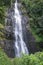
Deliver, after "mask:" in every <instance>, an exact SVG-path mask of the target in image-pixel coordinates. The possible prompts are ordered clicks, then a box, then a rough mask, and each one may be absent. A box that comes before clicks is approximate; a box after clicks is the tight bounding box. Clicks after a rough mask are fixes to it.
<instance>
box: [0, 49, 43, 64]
mask: <svg viewBox="0 0 43 65" xmlns="http://www.w3.org/2000/svg"><path fill="white" fill-rule="evenodd" d="M0 65H43V52H37V53H35V54H31V55H24V56H23V57H21V58H13V59H10V58H8V56H7V55H6V54H5V53H4V51H3V50H2V49H1V48H0Z"/></svg>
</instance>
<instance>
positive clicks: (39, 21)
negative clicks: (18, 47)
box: [22, 0, 43, 41]
mask: <svg viewBox="0 0 43 65" xmlns="http://www.w3.org/2000/svg"><path fill="white" fill-rule="evenodd" d="M22 4H23V5H24V6H25V8H26V10H27V14H28V16H29V18H30V26H31V32H32V33H33V35H34V36H35V38H36V41H43V0H22Z"/></svg>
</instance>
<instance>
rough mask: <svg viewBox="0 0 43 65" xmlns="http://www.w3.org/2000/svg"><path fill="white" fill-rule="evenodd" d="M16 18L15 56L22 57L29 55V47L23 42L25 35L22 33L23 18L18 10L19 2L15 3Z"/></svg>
mask: <svg viewBox="0 0 43 65" xmlns="http://www.w3.org/2000/svg"><path fill="white" fill-rule="evenodd" d="M14 12H15V14H14V16H13V17H14V18H15V31H14V35H15V56H16V57H21V56H22V54H28V49H27V46H26V44H25V42H24V40H23V33H22V24H21V21H22V16H21V15H20V12H19V10H18V3H17V0H16V2H15V8H14Z"/></svg>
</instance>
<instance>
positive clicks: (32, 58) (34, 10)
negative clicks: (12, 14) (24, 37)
mask: <svg viewBox="0 0 43 65" xmlns="http://www.w3.org/2000/svg"><path fill="white" fill-rule="evenodd" d="M18 1H19V0H18ZM13 2H15V0H0V41H2V40H6V36H5V33H6V31H5V18H6V11H7V10H8V9H9V8H10V7H11V6H12V3H13ZM20 3H21V4H22V6H23V7H24V8H25V10H26V13H27V16H28V17H29V22H28V23H27V24H28V25H30V32H31V33H32V35H33V36H34V38H35V42H37V43H36V44H37V47H38V48H40V47H39V46H40V45H41V47H42V48H41V52H36V53H34V54H32V53H31V54H29V55H23V56H22V57H21V58H9V57H8V56H7V55H6V53H5V52H4V50H3V47H4V45H3V43H2V44H1V42H0V65H43V0H20ZM33 43H34V42H33ZM38 45H39V46H38Z"/></svg>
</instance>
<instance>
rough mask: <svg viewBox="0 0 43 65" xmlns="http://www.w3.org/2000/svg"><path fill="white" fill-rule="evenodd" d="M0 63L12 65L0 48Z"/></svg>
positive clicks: (1, 64) (0, 64)
mask: <svg viewBox="0 0 43 65" xmlns="http://www.w3.org/2000/svg"><path fill="white" fill-rule="evenodd" d="M0 65H13V64H12V62H11V61H10V59H9V58H8V57H7V55H6V54H5V53H4V52H3V50H2V49H1V48H0Z"/></svg>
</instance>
